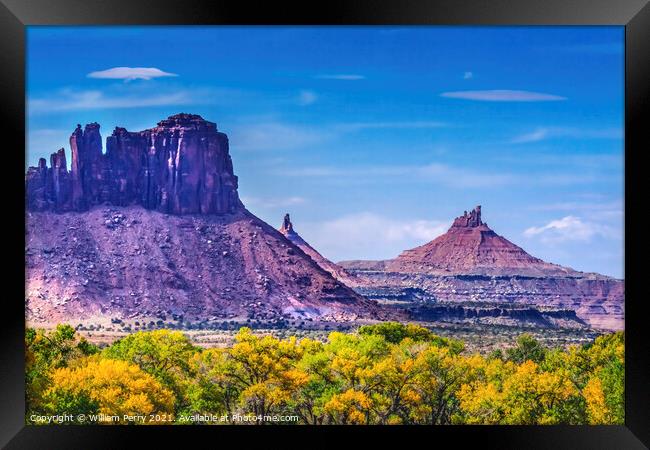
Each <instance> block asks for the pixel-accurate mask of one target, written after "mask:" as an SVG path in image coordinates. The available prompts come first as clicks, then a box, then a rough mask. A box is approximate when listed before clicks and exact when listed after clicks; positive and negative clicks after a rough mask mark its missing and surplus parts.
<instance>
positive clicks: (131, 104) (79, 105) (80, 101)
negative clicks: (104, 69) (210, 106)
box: [28, 90, 196, 113]
mask: <svg viewBox="0 0 650 450" xmlns="http://www.w3.org/2000/svg"><path fill="white" fill-rule="evenodd" d="M195 101H196V99H195V97H194V96H193V94H192V93H191V92H189V91H176V92H173V93H168V94H157V95H139V94H121V95H107V94H105V93H104V92H102V91H99V90H91V91H72V90H64V91H61V92H60V93H59V94H58V95H54V96H51V97H47V98H36V99H31V100H28V108H29V111H30V113H41V112H52V111H75V110H87V109H119V108H142V107H147V106H165V105H187V104H192V103H195Z"/></svg>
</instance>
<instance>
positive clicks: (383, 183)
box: [27, 27, 624, 277]
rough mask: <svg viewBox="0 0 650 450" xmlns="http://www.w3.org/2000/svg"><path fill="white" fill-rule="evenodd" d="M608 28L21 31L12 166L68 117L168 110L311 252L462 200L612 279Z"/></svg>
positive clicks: (614, 106)
mask: <svg viewBox="0 0 650 450" xmlns="http://www.w3.org/2000/svg"><path fill="white" fill-rule="evenodd" d="M623 39H624V29H623V28H622V27H256V28H255V27H28V32H27V42H28V47H27V101H28V113H27V125H28V132H27V163H28V164H29V165H35V163H36V161H37V160H38V158H39V157H46V158H48V160H49V154H50V153H52V152H54V151H55V150H57V149H58V148H61V147H64V148H65V149H66V151H67V152H68V156H69V145H68V138H69V136H70V134H71V132H72V131H73V129H74V128H75V126H76V124H77V123H81V124H85V123H88V122H93V121H97V122H99V123H100V124H101V127H102V128H101V131H102V136H103V137H104V138H105V137H106V136H107V135H109V134H110V133H111V132H112V130H113V128H114V127H115V126H118V125H119V126H124V127H126V128H127V129H129V130H133V131H137V130H142V129H145V128H149V127H152V126H154V125H155V123H156V122H158V121H159V120H160V119H162V118H165V117H167V116H169V115H171V114H175V113H178V112H192V113H196V114H201V115H202V116H203V117H204V118H205V119H207V120H210V121H213V122H216V123H217V126H218V128H219V129H220V130H221V131H223V132H225V133H227V134H228V136H229V138H230V145H231V148H230V150H231V154H232V158H233V163H234V166H235V173H236V174H237V175H238V176H239V179H240V196H241V197H242V199H243V201H244V203H245V204H246V206H247V207H248V209H250V210H251V211H252V212H253V213H255V214H256V215H258V216H259V217H260V218H262V219H263V220H265V221H267V222H268V223H270V224H272V225H274V226H279V225H280V223H281V220H282V216H283V215H284V213H285V212H290V213H291V215H292V218H293V222H294V227H295V229H296V230H297V231H298V232H299V233H300V234H301V235H302V236H303V237H304V238H305V239H306V240H307V241H308V242H310V243H311V244H312V245H313V246H314V247H315V248H317V249H318V250H319V251H320V252H321V253H323V254H324V255H325V256H326V257H328V258H330V259H332V260H334V261H339V260H342V259H382V258H391V257H394V256H396V255H397V254H399V253H400V252H401V251H402V250H404V249H407V248H412V247H414V246H417V245H421V244H423V243H425V242H427V241H429V240H430V239H432V238H434V237H435V236H437V235H439V234H441V233H442V232H444V231H445V230H446V229H447V227H448V226H449V225H450V223H451V221H452V219H453V218H454V217H455V216H457V215H459V214H462V212H463V210H469V209H470V208H472V207H474V206H475V205H477V204H481V205H482V206H483V218H484V220H485V221H486V222H487V223H488V225H490V227H491V228H493V229H494V230H495V231H496V232H497V233H499V234H501V235H503V236H505V237H506V238H508V239H510V240H511V241H512V242H514V243H516V244H517V245H520V246H521V247H523V248H524V249H525V250H527V251H528V252H529V253H531V254H533V255H535V256H537V257H540V258H543V259H545V260H547V261H550V262H554V263H558V264H563V265H567V266H570V267H573V268H575V269H578V270H584V271H595V272H599V273H603V274H607V275H612V276H616V277H622V276H623V195H624V190H623V184H624V179H623V112H624V104H623V93H624V84H623V83H624V66H623V57H624V50H623V42H624V41H623Z"/></svg>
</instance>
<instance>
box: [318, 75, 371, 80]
mask: <svg viewBox="0 0 650 450" xmlns="http://www.w3.org/2000/svg"><path fill="white" fill-rule="evenodd" d="M314 78H320V79H322V80H344V81H357V80H364V79H365V78H366V77H365V76H363V75H356V74H334V75H316V76H315V77H314Z"/></svg>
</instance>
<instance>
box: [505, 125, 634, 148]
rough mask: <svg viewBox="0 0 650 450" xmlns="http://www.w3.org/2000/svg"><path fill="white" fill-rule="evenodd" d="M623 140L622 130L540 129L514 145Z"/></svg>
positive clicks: (520, 137) (513, 141)
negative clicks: (557, 140) (586, 140)
mask: <svg viewBox="0 0 650 450" xmlns="http://www.w3.org/2000/svg"><path fill="white" fill-rule="evenodd" d="M554 138H570V139H621V140H622V139H623V130H622V129H620V128H603V129H597V130H595V129H583V128H570V127H539V128H536V129H535V130H533V131H531V132H529V133H525V134H522V135H519V136H516V137H515V138H513V139H512V140H511V141H510V143H512V144H526V143H529V142H539V141H543V140H546V139H554Z"/></svg>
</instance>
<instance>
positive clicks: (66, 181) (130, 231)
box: [25, 114, 385, 325]
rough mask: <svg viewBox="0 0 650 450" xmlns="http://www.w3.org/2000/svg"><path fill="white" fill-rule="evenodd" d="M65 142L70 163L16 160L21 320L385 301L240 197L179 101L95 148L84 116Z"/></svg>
mask: <svg viewBox="0 0 650 450" xmlns="http://www.w3.org/2000/svg"><path fill="white" fill-rule="evenodd" d="M70 145H71V149H72V168H71V169H72V170H71V171H70V172H68V171H67V170H66V160H65V154H64V152H63V150H59V151H58V152H57V153H55V154H53V155H52V157H51V165H52V168H50V169H48V168H47V167H46V162H45V160H44V159H41V160H40V161H39V166H38V167H30V168H29V169H28V171H27V174H26V188H27V194H26V196H27V199H26V200H27V207H28V216H27V285H26V297H25V298H26V300H27V305H26V308H27V319H28V321H30V322H31V323H43V322H48V321H49V322H62V321H65V322H69V321H72V320H79V321H85V320H91V318H92V319H93V320H94V319H97V320H104V321H105V320H108V319H110V318H118V319H120V320H125V319H133V318H135V317H138V318H148V319H155V320H156V321H157V320H171V317H173V316H183V317H184V318H185V319H186V320H191V321H194V322H200V323H205V322H208V321H213V320H214V321H217V322H219V321H224V320H226V319H228V320H231V319H237V320H247V319H257V320H260V321H267V322H268V323H269V324H271V325H277V324H279V323H281V322H282V321H284V320H287V319H292V318H298V319H303V320H310V321H312V320H313V321H315V322H317V321H322V320H325V321H350V320H357V319H361V318H366V319H372V318H378V317H380V316H381V315H382V314H385V312H382V311H383V310H382V308H380V307H379V306H378V305H377V304H376V302H374V301H372V300H367V299H365V298H363V297H361V296H360V295H359V294H357V293H356V292H355V291H353V290H352V289H350V288H349V287H347V286H345V285H344V284H342V283H340V282H339V281H337V280H336V279H335V278H334V277H332V275H330V273H329V272H327V271H326V270H324V269H323V268H322V267H321V266H319V264H318V263H317V262H315V261H314V260H313V259H312V258H311V257H310V256H308V255H306V254H305V253H304V252H303V251H302V250H301V249H300V248H298V247H297V246H296V245H294V244H293V243H292V242H291V241H290V240H289V241H288V240H287V239H285V237H283V236H282V235H281V234H280V233H279V232H278V231H277V230H275V229H273V228H272V227H271V226H269V225H267V224H266V223H264V222H262V221H261V220H260V219H258V218H257V217H255V216H254V215H252V214H251V213H250V212H248V211H247V210H246V209H245V208H244V206H243V204H242V203H241V202H240V200H239V197H238V194H237V177H236V176H235V175H234V172H233V165H232V160H231V158H230V155H229V151H228V138H227V137H226V135H225V134H223V133H219V132H217V128H216V125H215V124H214V123H212V122H208V121H205V120H203V119H202V118H201V117H200V116H197V115H190V114H177V115H175V116H171V117H169V118H168V119H166V120H163V121H161V122H159V123H158V126H157V127H155V128H152V129H149V130H144V131H140V132H135V133H134V132H129V131H127V130H125V129H124V128H116V129H115V130H114V131H113V133H112V135H111V136H109V137H108V139H107V152H106V154H102V152H101V138H100V134H99V125H97V124H89V125H87V126H86V127H85V128H84V129H83V130H82V129H81V127H80V126H79V127H77V129H76V130H75V131H74V133H73V134H72V137H71V138H70ZM104 203H107V204H106V205H105V206H99V205H100V204H104ZM111 205H113V206H111ZM151 210H154V211H151ZM78 212H82V213H78ZM160 212H162V213H167V214H161V213H160ZM181 215H187V216H185V217H181ZM287 221H288V223H289V225H290V221H289V220H288V217H287ZM289 228H291V227H290V226H289Z"/></svg>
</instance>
